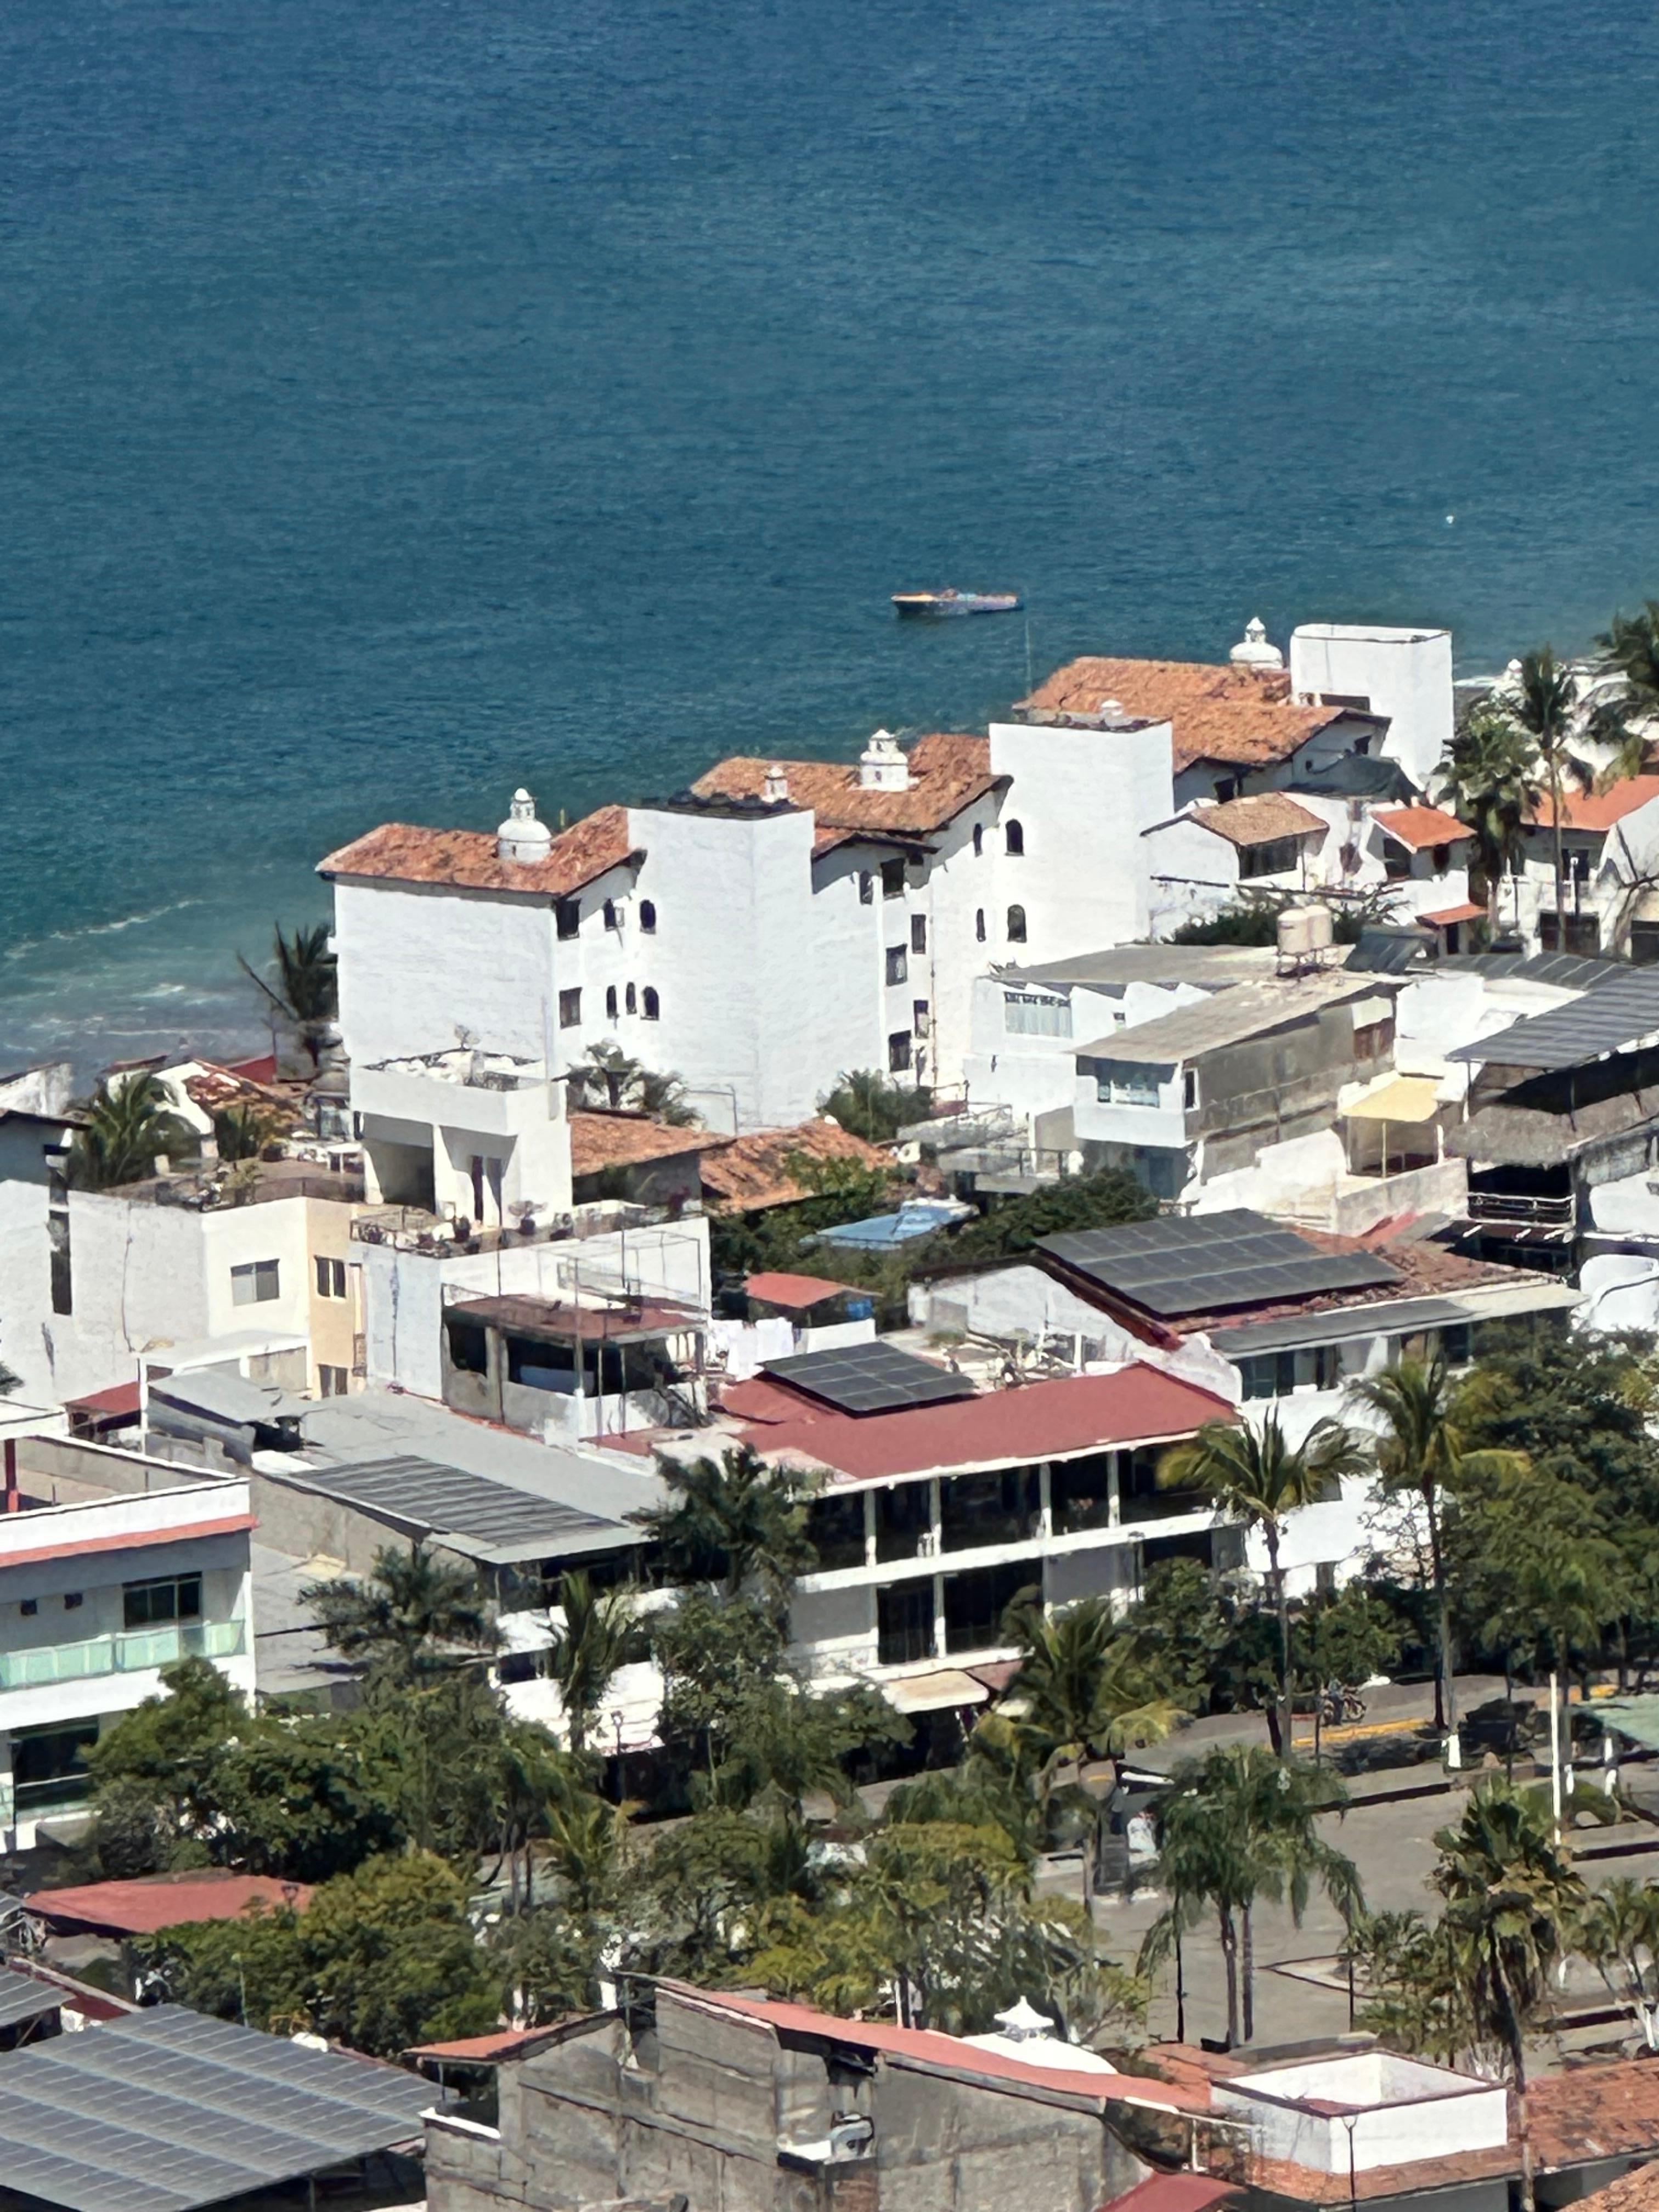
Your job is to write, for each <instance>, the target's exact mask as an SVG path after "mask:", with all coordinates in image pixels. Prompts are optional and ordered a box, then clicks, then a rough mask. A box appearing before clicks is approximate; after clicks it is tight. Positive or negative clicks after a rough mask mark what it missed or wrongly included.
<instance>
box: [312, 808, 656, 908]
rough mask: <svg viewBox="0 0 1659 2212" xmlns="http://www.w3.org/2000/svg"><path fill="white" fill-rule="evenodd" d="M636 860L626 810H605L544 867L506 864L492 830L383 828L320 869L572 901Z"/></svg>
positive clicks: (561, 843)
mask: <svg viewBox="0 0 1659 2212" xmlns="http://www.w3.org/2000/svg"><path fill="white" fill-rule="evenodd" d="M634 857H635V853H634V851H633V848H631V847H630V845H629V836H628V809H627V808H626V807H625V806H601V807H600V808H599V810H598V811H597V812H595V813H592V814H589V815H586V816H584V817H583V818H582V820H581V821H580V822H573V823H571V825H570V827H569V829H562V830H560V832H559V833H558V835H557V836H556V837H555V838H554V840H553V844H552V848H551V850H550V852H549V854H548V855H547V858H546V859H545V860H530V861H518V860H501V859H500V858H498V856H497V854H496V851H495V832H494V831H493V830H483V829H421V828H419V827H418V826H417V825H416V824H415V823H409V822H383V823H381V824H380V828H379V829H371V830H370V831H369V832H368V835H367V836H362V837H359V838H357V839H356V841H355V842H353V843H351V844H349V845H343V846H342V847H341V848H340V849H339V851H338V852H337V853H331V854H329V856H328V858H327V859H326V860H321V861H319V863H318V869H317V872H318V873H319V875H324V876H372V877H377V878H381V879H383V880H385V881H387V882H391V883H402V884H451V885H453V886H454V887H455V888H457V889H459V890H480V891H521V892H526V893H528V894H531V895H532V896H538V897H541V898H567V897H568V896H569V895H570V893H571V892H573V891H577V890H580V889H581V887H582V885H583V884H591V883H592V881H593V879H594V878H595V877H596V876H602V875H605V873H606V872H608V871H609V870H610V869H611V868H617V867H620V866H622V865H623V862H624V861H625V860H631V859H633V858H634Z"/></svg>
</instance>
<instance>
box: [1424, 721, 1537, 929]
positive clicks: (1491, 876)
mask: <svg viewBox="0 0 1659 2212" xmlns="http://www.w3.org/2000/svg"><path fill="white" fill-rule="evenodd" d="M1537 767H1538V749H1537V747H1536V745H1535V744H1534V742H1533V740H1532V738H1531V736H1530V734H1529V733H1528V732H1527V731H1525V730H1523V729H1522V727H1521V726H1520V725H1519V724H1518V723H1517V722H1516V721H1515V720H1514V719H1513V717H1512V716H1510V715H1509V714H1505V713H1504V712H1503V710H1502V709H1501V708H1498V707H1497V706H1495V705H1493V704H1492V702H1490V701H1488V702H1485V703H1484V704H1482V705H1480V706H1479V707H1477V708H1475V709H1474V712H1473V713H1472V714H1470V715H1469V717H1468V720H1467V721H1466V722H1465V723H1464V724H1463V726H1462V728H1461V729H1460V730H1459V731H1458V732H1457V733H1456V735H1455V737H1454V738H1453V739H1452V741H1451V744H1450V745H1449V748H1448V749H1447V752H1446V755H1445V757H1444V759H1443V760H1442V761H1441V762H1440V763H1439V765H1438V766H1437V769H1435V775H1436V778H1437V781H1436V783H1435V786H1434V788H1433V791H1432V793H1431V796H1432V797H1433V799H1434V800H1435V802H1436V804H1437V805H1449V806H1450V807H1451V809H1452V811H1453V812H1454V813H1455V815H1456V816H1457V818H1458V819H1459V821H1460V822H1465V823H1468V826H1469V828H1470V829H1472V830H1473V831H1474V843H1475V851H1476V854H1477V856H1478V858H1479V860H1480V875H1481V877H1482V878H1483V881H1484V884H1485V888H1486V926H1487V929H1488V931H1489V933H1491V934H1492V936H1494V937H1495V936H1496V935H1497V934H1498V896H1499V894H1500V891H1501V890H1502V887H1503V881H1504V871H1505V870H1506V869H1508V870H1510V872H1513V871H1514V870H1515V869H1516V867H1517V866H1519V864H1520V861H1521V859H1522V854H1524V853H1525V851H1526V839H1525V836H1524V835H1523V834H1522V824H1523V823H1525V821H1526V819H1527V817H1528V816H1529V815H1530V814H1532V813H1533V812H1534V811H1535V809H1536V807H1537V805H1538V801H1539V797H1540V793H1539V788H1538V783H1537Z"/></svg>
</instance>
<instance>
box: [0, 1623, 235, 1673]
mask: <svg viewBox="0 0 1659 2212" xmlns="http://www.w3.org/2000/svg"><path fill="white" fill-rule="evenodd" d="M242 1632H243V1625H242V1623H241V1622H240V1620H203V1621H175V1622H171V1623H169V1624H168V1625H167V1626H165V1627H162V1628H141V1629H134V1630H131V1631H129V1632H126V1633H125V1634H122V1635H113V1634H112V1635H109V1636H88V1637H87V1638H84V1639H83V1640H82V1642H80V1643H78V1644H36V1645H35V1646H33V1648H32V1649H28V1650H21V1651H0V1690H35V1689H42V1688H45V1687H46V1686H49V1685H50V1684H52V1683H53V1682H82V1681H85V1680H88V1678H89V1677H90V1676H92V1675H95V1674H141V1673H143V1671H144V1670H145V1669H146V1668H153V1667H170V1666H172V1664H173V1662H174V1661H175V1660H176V1659H234V1658H236V1657H238V1656H240V1653H241V1650H242Z"/></svg>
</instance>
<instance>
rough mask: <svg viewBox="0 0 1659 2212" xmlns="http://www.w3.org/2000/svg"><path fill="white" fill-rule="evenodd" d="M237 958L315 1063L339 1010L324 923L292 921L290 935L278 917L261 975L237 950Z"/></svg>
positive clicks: (334, 969)
mask: <svg viewBox="0 0 1659 2212" xmlns="http://www.w3.org/2000/svg"><path fill="white" fill-rule="evenodd" d="M236 958H237V962H238V964H239V965H240V968H241V970H242V973H243V974H244V975H246V977H247V978H248V980H249V981H250V982H251V983H252V985H253V986H254V987H255V989H256V990H257V991H258V993H259V994H260V996H261V997H262V998H263V999H264V1001H265V1004H266V1006H268V1007H269V1008H270V1011H271V1012H273V1013H274V1014H275V1015H276V1017H277V1018H278V1019H279V1020H280V1021H283V1022H286V1023H287V1024H289V1026H290V1027H291V1028H292V1029H293V1030H294V1032H295V1035H296V1036H298V1038H299V1040H300V1042H301V1045H303V1047H304V1048H305V1050H306V1053H307V1057H308V1058H309V1059H310V1061H311V1064H312V1066H313V1067H316V1066H319V1065H320V1064H321V1060H322V1056H323V1046H324V1044H325V1042H326V1041H327V1038H328V1035H329V1031H330V1029H331V1026H332V1024H333V1022H334V1020H335V1018H336V1016H337V1014H338V1012H339V1011H340V982H339V970H338V967H337V963H336V960H335V957H334V955H333V953H332V952H331V951H330V950H329V943H328V924H327V923H326V922H323V921H319V922H314V923H313V924H311V925H310V926H309V927H307V926H306V925H305V924H303V923H296V924H295V928H294V930H293V932H292V933H291V934H290V933H288V932H286V931H285V930H284V929H283V925H282V923H281V922H280V921H279V922H277V923H276V924H275V925H274V927H273V928H272V932H271V957H270V965H269V967H268V968H267V969H266V971H265V973H264V975H261V974H260V973H259V971H258V969H256V968H254V967H253V966H252V965H251V963H249V962H248V961H247V960H246V959H245V958H244V957H243V956H242V955H241V954H240V952H239V953H238V954H237V956H236Z"/></svg>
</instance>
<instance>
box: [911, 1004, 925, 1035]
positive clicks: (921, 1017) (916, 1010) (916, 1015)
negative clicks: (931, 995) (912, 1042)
mask: <svg viewBox="0 0 1659 2212" xmlns="http://www.w3.org/2000/svg"><path fill="white" fill-rule="evenodd" d="M910 1026H911V1028H912V1029H913V1030H915V1033H916V1035H917V1036H919V1037H925V1036H927V1000H926V999H912V1000H911V1001H910Z"/></svg>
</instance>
